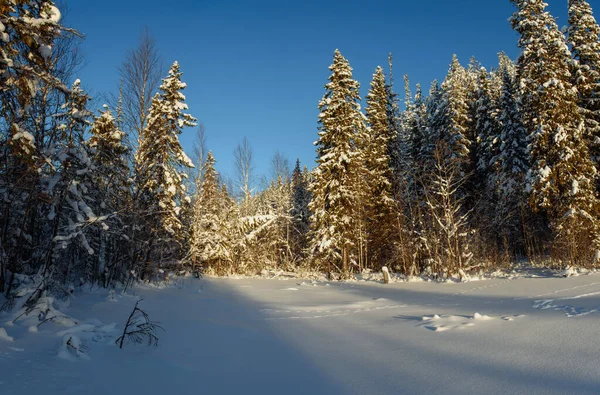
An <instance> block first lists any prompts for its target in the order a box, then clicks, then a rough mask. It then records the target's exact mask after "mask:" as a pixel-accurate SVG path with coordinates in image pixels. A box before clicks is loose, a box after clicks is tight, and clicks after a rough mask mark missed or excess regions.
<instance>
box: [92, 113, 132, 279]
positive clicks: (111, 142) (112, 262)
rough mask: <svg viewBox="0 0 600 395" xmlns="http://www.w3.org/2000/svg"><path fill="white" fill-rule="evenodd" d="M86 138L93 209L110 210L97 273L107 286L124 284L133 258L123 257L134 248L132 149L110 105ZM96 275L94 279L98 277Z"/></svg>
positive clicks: (99, 244) (101, 237) (98, 242)
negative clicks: (131, 234) (130, 169)
mask: <svg viewBox="0 0 600 395" xmlns="http://www.w3.org/2000/svg"><path fill="white" fill-rule="evenodd" d="M90 135H91V136H90V138H89V140H88V141H87V145H88V147H89V151H90V155H91V160H92V166H93V171H92V178H93V184H94V192H95V196H94V202H93V203H94V204H93V209H94V210H95V211H98V212H104V213H107V214H108V216H107V218H106V220H105V224H106V227H107V228H106V229H105V230H103V231H100V232H97V234H96V235H95V244H96V245H97V249H98V253H97V254H96V257H97V259H96V267H95V270H94V273H95V274H96V275H97V276H98V277H99V278H100V279H101V282H102V283H103V285H104V286H108V284H109V283H111V282H112V281H115V280H116V281H121V282H122V283H125V280H127V276H128V270H127V267H126V266H125V265H126V264H128V263H129V262H130V260H126V259H123V257H125V256H127V255H128V254H129V253H130V251H131V249H130V246H129V243H128V241H129V240H130V232H131V231H130V227H128V226H127V225H128V224H130V223H131V218H130V215H131V213H132V212H133V207H132V201H131V194H130V187H131V182H130V178H129V165H128V155H129V148H128V147H127V146H126V145H125V143H124V138H125V133H123V132H122V131H121V130H120V129H119V127H118V126H117V121H116V119H115V118H114V117H113V115H112V113H111V111H110V110H109V109H108V107H107V106H105V107H104V110H103V111H101V112H100V115H99V116H98V117H96V119H95V121H94V124H93V125H92V128H91V129H90ZM95 279H96V278H93V280H95Z"/></svg>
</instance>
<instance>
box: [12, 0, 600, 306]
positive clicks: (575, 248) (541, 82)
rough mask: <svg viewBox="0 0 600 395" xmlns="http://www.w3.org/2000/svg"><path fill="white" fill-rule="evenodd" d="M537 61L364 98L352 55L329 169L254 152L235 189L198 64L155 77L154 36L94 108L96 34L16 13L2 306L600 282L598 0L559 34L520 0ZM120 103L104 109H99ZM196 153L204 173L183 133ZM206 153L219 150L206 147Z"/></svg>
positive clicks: (452, 68) (336, 70)
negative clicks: (557, 277)
mask: <svg viewBox="0 0 600 395" xmlns="http://www.w3.org/2000/svg"><path fill="white" fill-rule="evenodd" d="M512 3H514V8H515V10H514V14H513V15H512V17H510V24H511V26H512V28H513V29H514V30H515V31H516V32H517V33H518V35H519V37H520V38H519V42H518V46H519V47H520V49H521V55H520V56H519V57H518V59H515V60H513V59H510V58H509V57H508V56H507V55H505V54H504V53H500V54H499V55H498V64H497V65H495V66H493V67H490V68H488V69H486V68H485V67H483V66H482V65H481V64H479V63H478V61H477V60H476V59H471V60H465V59H460V60H459V59H458V58H457V57H456V56H455V57H453V58H452V59H449V60H450V64H449V68H448V72H447V75H446V77H445V79H444V80H443V81H433V82H432V83H431V86H429V87H424V86H420V85H418V84H417V85H416V86H413V85H412V84H411V83H410V81H409V76H404V78H401V77H400V78H399V75H398V73H397V71H396V70H395V69H393V59H392V55H391V54H390V56H389V63H388V64H385V65H383V66H378V67H375V66H376V65H373V66H374V67H373V69H374V73H373V79H372V80H371V81H363V84H367V83H368V84H369V88H368V94H366V96H365V97H364V98H361V96H360V94H359V88H360V83H359V82H358V81H356V80H355V79H354V78H353V75H352V67H351V65H350V63H349V62H348V60H347V59H346V58H344V56H343V55H342V53H341V52H340V51H339V50H335V52H334V53H333V60H332V61H331V65H330V66H329V71H330V76H329V79H328V81H323V83H325V93H324V94H323V96H322V98H320V100H319V98H318V97H315V106H317V105H318V109H319V112H318V119H315V130H317V128H318V133H315V139H316V143H315V146H316V163H314V164H313V163H300V162H299V161H296V163H295V167H293V171H291V172H290V171H289V170H288V159H287V158H284V157H282V156H281V155H279V156H275V157H274V159H273V168H274V171H273V172H272V174H271V176H270V179H268V180H267V182H265V185H264V187H262V188H255V187H252V186H251V185H250V182H249V179H250V174H249V173H250V170H251V167H252V150H251V148H250V143H249V142H248V141H246V140H245V141H244V142H243V143H241V144H240V145H239V146H238V149H237V150H236V152H235V161H236V169H237V170H238V172H237V173H238V174H237V175H236V179H235V180H234V181H233V182H232V181H231V180H230V182H225V180H224V179H222V178H221V177H220V175H219V173H218V172H217V171H216V169H215V163H216V162H217V161H218V160H219V158H215V157H214V156H213V154H212V153H211V152H206V149H205V145H204V144H203V139H204V130H203V129H202V126H201V125H198V123H197V121H196V119H195V118H194V116H192V115H191V114H189V113H188V108H187V105H186V98H185V95H184V92H185V90H189V89H194V86H189V87H187V86H186V83H185V82H184V81H185V65H184V66H183V67H182V66H180V65H179V64H178V62H176V61H175V62H173V63H172V66H171V67H170V69H169V71H168V73H167V74H166V75H162V76H157V75H156V69H155V68H154V66H155V57H156V53H155V47H154V41H153V38H152V36H151V35H150V34H149V33H148V32H147V33H146V35H145V36H143V37H142V39H141V40H140V46H139V47H138V48H136V49H134V50H133V51H132V52H131V53H130V54H129V56H128V57H127V59H125V60H124V62H123V65H122V67H121V68H120V69H119V74H120V75H119V76H120V84H118V85H116V86H118V88H119V89H115V91H114V93H113V94H111V95H110V96H107V97H100V98H91V97H90V96H89V95H88V94H87V93H86V92H85V91H84V90H83V89H82V86H81V82H80V81H79V80H78V79H77V76H76V75H75V73H74V70H76V68H77V67H76V66H77V65H78V64H79V62H81V59H79V58H78V54H77V52H76V51H74V50H73V49H74V47H75V45H76V43H77V42H78V40H81V39H82V33H81V32H78V31H76V30H73V29H71V28H68V27H65V26H63V25H62V24H61V10H60V9H59V7H58V6H57V4H55V3H54V2H53V1H50V0H36V1H19V0H4V1H2V2H0V35H1V37H0V38H1V40H0V97H1V103H2V106H1V114H0V143H1V144H0V155H1V159H0V166H1V167H0V197H1V199H0V292H1V293H2V294H3V295H4V298H5V299H6V301H7V303H9V302H10V301H11V300H12V299H14V294H15V292H16V290H17V289H19V285H20V284H22V283H23V282H26V281H27V278H31V277H35V276H37V277H38V278H40V279H43V283H44V285H43V287H44V288H45V289H47V290H52V292H62V291H61V290H64V289H65V287H66V285H67V284H73V283H95V284H100V285H102V286H104V287H110V286H112V285H114V284H116V283H119V284H128V283H132V282H138V281H152V280H154V279H157V278H160V277H161V275H162V274H163V273H165V272H167V271H189V272H195V273H204V274H215V275H231V274H259V273H261V272H263V271H265V270H267V271H268V270H286V271H292V272H294V271H296V272H321V273H326V274H327V275H328V276H330V278H339V279H344V278H349V277H351V276H352V275H353V274H355V273H361V272H364V271H380V270H381V269H382V267H384V266H385V267H387V268H389V270H390V271H392V272H394V273H397V274H398V275H403V276H418V275H425V276H430V277H431V278H438V279H444V278H450V277H462V276H464V275H466V274H468V273H472V272H482V271H493V270H497V269H509V268H510V267H511V266H512V265H514V264H515V263H518V262H523V261H527V262H530V263H532V264H536V265H540V266H547V267H553V268H557V267H563V268H564V267H567V266H572V267H585V268H593V267H597V266H598V265H600V204H599V191H600V180H599V178H598V169H599V168H600V41H599V39H598V37H599V34H600V27H599V26H598V24H597V22H596V20H595V19H594V17H593V14H592V9H591V7H590V5H589V4H588V3H587V2H586V1H585V0H570V1H569V2H568V7H569V9H568V12H569V20H568V28H567V29H565V30H564V31H561V30H560V29H559V27H558V25H557V24H556V22H555V19H554V18H553V17H552V15H550V14H549V13H548V12H547V10H546V4H545V3H544V2H543V1H542V0H512ZM104 102H105V103H106V104H104V105H102V104H98V103H104ZM184 130H185V131H187V132H189V133H196V134H197V135H198V139H197V144H196V146H195V149H194V151H195V152H194V154H193V155H191V154H190V157H192V158H193V159H190V157H188V155H186V153H185V152H184V150H183V148H182V145H181V143H180V141H179V136H180V134H181V133H182V132H184ZM207 133H208V134H210V131H207Z"/></svg>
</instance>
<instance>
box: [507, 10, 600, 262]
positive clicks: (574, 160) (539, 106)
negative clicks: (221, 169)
mask: <svg viewBox="0 0 600 395" xmlns="http://www.w3.org/2000/svg"><path fill="white" fill-rule="evenodd" d="M513 2H514V3H515V4H516V5H517V8H518V9H517V11H516V12H515V13H514V15H513V17H512V18H511V23H512V26H513V28H514V29H515V30H516V31H517V32H518V33H519V34H520V35H521V38H520V41H519V46H520V47H521V49H522V54H521V56H520V57H519V61H518V63H517V66H518V75H517V78H518V82H519V86H520V89H521V96H522V99H521V100H522V109H523V125H524V127H525V129H526V131H527V133H528V134H529V137H528V138H529V144H530V145H529V147H530V149H529V151H530V158H531V169H530V171H529V174H528V190H529V192H530V197H531V198H530V201H531V204H532V206H533V207H534V208H535V209H541V210H543V212H545V213H546V214H547V215H548V218H549V220H550V226H551V230H552V232H553V234H554V237H555V241H556V243H555V247H556V248H555V250H556V251H557V253H558V254H559V256H560V258H562V259H567V260H569V261H571V262H573V263H575V262H576V261H577V260H578V259H583V257H587V258H590V249H589V247H590V246H592V248H593V249H596V248H598V240H597V231H598V220H597V216H598V201H597V198H596V196H595V182H596V179H597V175H596V169H595V167H594V165H593V163H592V161H591V159H590V155H589V151H588V147H587V144H586V139H584V138H583V137H584V122H583V119H582V116H581V112H580V110H579V108H578V105H577V102H578V100H577V99H578V98H577V91H576V89H575V88H574V87H573V85H572V82H571V81H572V76H571V72H570V69H569V65H570V62H571V53H570V52H569V48H568V47H567V44H566V40H565V37H564V36H563V34H562V33H561V32H560V30H559V29H558V26H557V25H556V22H555V20H554V18H552V16H551V15H550V14H549V13H548V12H547V11H546V10H545V8H546V3H544V2H543V1H542V0H513ZM579 263H580V262H579Z"/></svg>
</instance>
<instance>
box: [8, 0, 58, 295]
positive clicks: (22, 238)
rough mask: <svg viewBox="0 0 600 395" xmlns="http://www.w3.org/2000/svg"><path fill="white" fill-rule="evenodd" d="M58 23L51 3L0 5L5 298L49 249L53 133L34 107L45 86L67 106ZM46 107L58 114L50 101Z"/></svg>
mask: <svg viewBox="0 0 600 395" xmlns="http://www.w3.org/2000/svg"><path fill="white" fill-rule="evenodd" d="M60 19H61V15H60V11H59V9H58V8H57V7H56V6H55V4H54V2H53V1H50V0H46V1H44V0H40V1H35V2H25V1H20V2H14V1H8V2H7V1H2V2H0V26H1V27H2V29H1V31H0V103H1V105H0V125H2V127H1V129H0V157H2V159H3V160H2V168H1V169H0V212H1V213H2V214H0V228H1V229H3V231H2V235H0V250H2V251H3V253H4V254H6V255H5V256H6V259H2V260H0V292H2V291H4V285H5V283H6V281H5V277H4V276H5V274H7V273H9V272H10V273H12V274H11V280H9V281H8V289H7V295H8V294H9V293H10V291H11V284H12V283H13V279H14V278H15V277H14V275H15V274H19V273H23V272H27V271H33V270H38V269H39V267H40V264H41V263H42V261H45V256H44V253H45V252H46V249H47V247H48V237H47V235H44V234H43V232H44V230H46V229H45V228H44V225H45V224H46V222H47V221H46V219H45V218H44V211H45V210H46V209H47V207H46V206H47V204H48V202H49V199H47V197H46V196H41V195H40V181H41V178H42V176H43V174H42V173H43V169H42V168H44V167H48V166H49V165H48V162H47V161H46V160H45V159H46V157H45V148H46V147H45V146H44V145H45V144H46V143H47V142H48V141H51V140H52V139H51V138H49V135H50V134H52V135H54V134H55V130H52V131H50V130H48V129H46V121H47V119H48V118H46V117H45V116H43V115H41V113H40V112H37V111H36V109H35V106H34V105H33V104H34V101H36V100H37V102H40V103H41V102H42V101H43V100H44V99H45V98H46V95H45V94H41V92H40V91H41V87H42V86H44V87H45V88H47V91H48V92H52V93H53V95H54V96H56V97H57V96H60V100H61V101H63V102H64V95H65V94H66V93H68V88H67V87H66V86H65V85H64V84H63V82H62V81H60V80H59V79H58V78H57V77H56V73H55V72H54V70H53V68H54V67H55V64H56V63H55V62H53V59H52V57H53V46H54V44H55V42H56V40H57V39H59V38H60V37H65V36H66V35H67V31H68V29H65V28H64V27H63V26H62V25H61V24H60ZM57 92H60V95H58V94H57ZM57 101H58V100H57ZM53 104H54V103H53ZM43 105H44V106H45V107H47V108H52V110H54V107H53V106H51V105H50V103H49V102H47V101H46V102H44V103H43ZM52 110H50V111H52ZM44 115H46V114H44ZM52 123H53V124H54V125H53V126H55V124H56V118H54V119H53V120H52ZM44 137H46V138H44ZM41 198H43V199H41Z"/></svg>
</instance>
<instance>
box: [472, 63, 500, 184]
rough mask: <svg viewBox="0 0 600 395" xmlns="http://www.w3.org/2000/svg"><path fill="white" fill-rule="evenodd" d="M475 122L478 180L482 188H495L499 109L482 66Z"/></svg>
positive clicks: (486, 73)
mask: <svg viewBox="0 0 600 395" xmlns="http://www.w3.org/2000/svg"><path fill="white" fill-rule="evenodd" d="M478 78H479V79H478V91H477V96H476V112H475V124H476V131H477V138H476V140H475V141H476V145H477V160H478V161H477V163H476V166H477V167H476V168H477V181H478V182H480V183H481V185H480V187H481V188H491V189H495V185H496V181H497V177H496V176H497V172H498V170H499V169H498V161H497V159H498V155H499V148H500V138H499V137H500V133H501V130H500V125H499V123H498V110H497V108H496V103H495V102H494V100H493V97H492V88H491V79H490V75H489V74H488V72H487V70H486V69H485V68H484V67H482V68H481V69H480V71H479V77H478Z"/></svg>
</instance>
